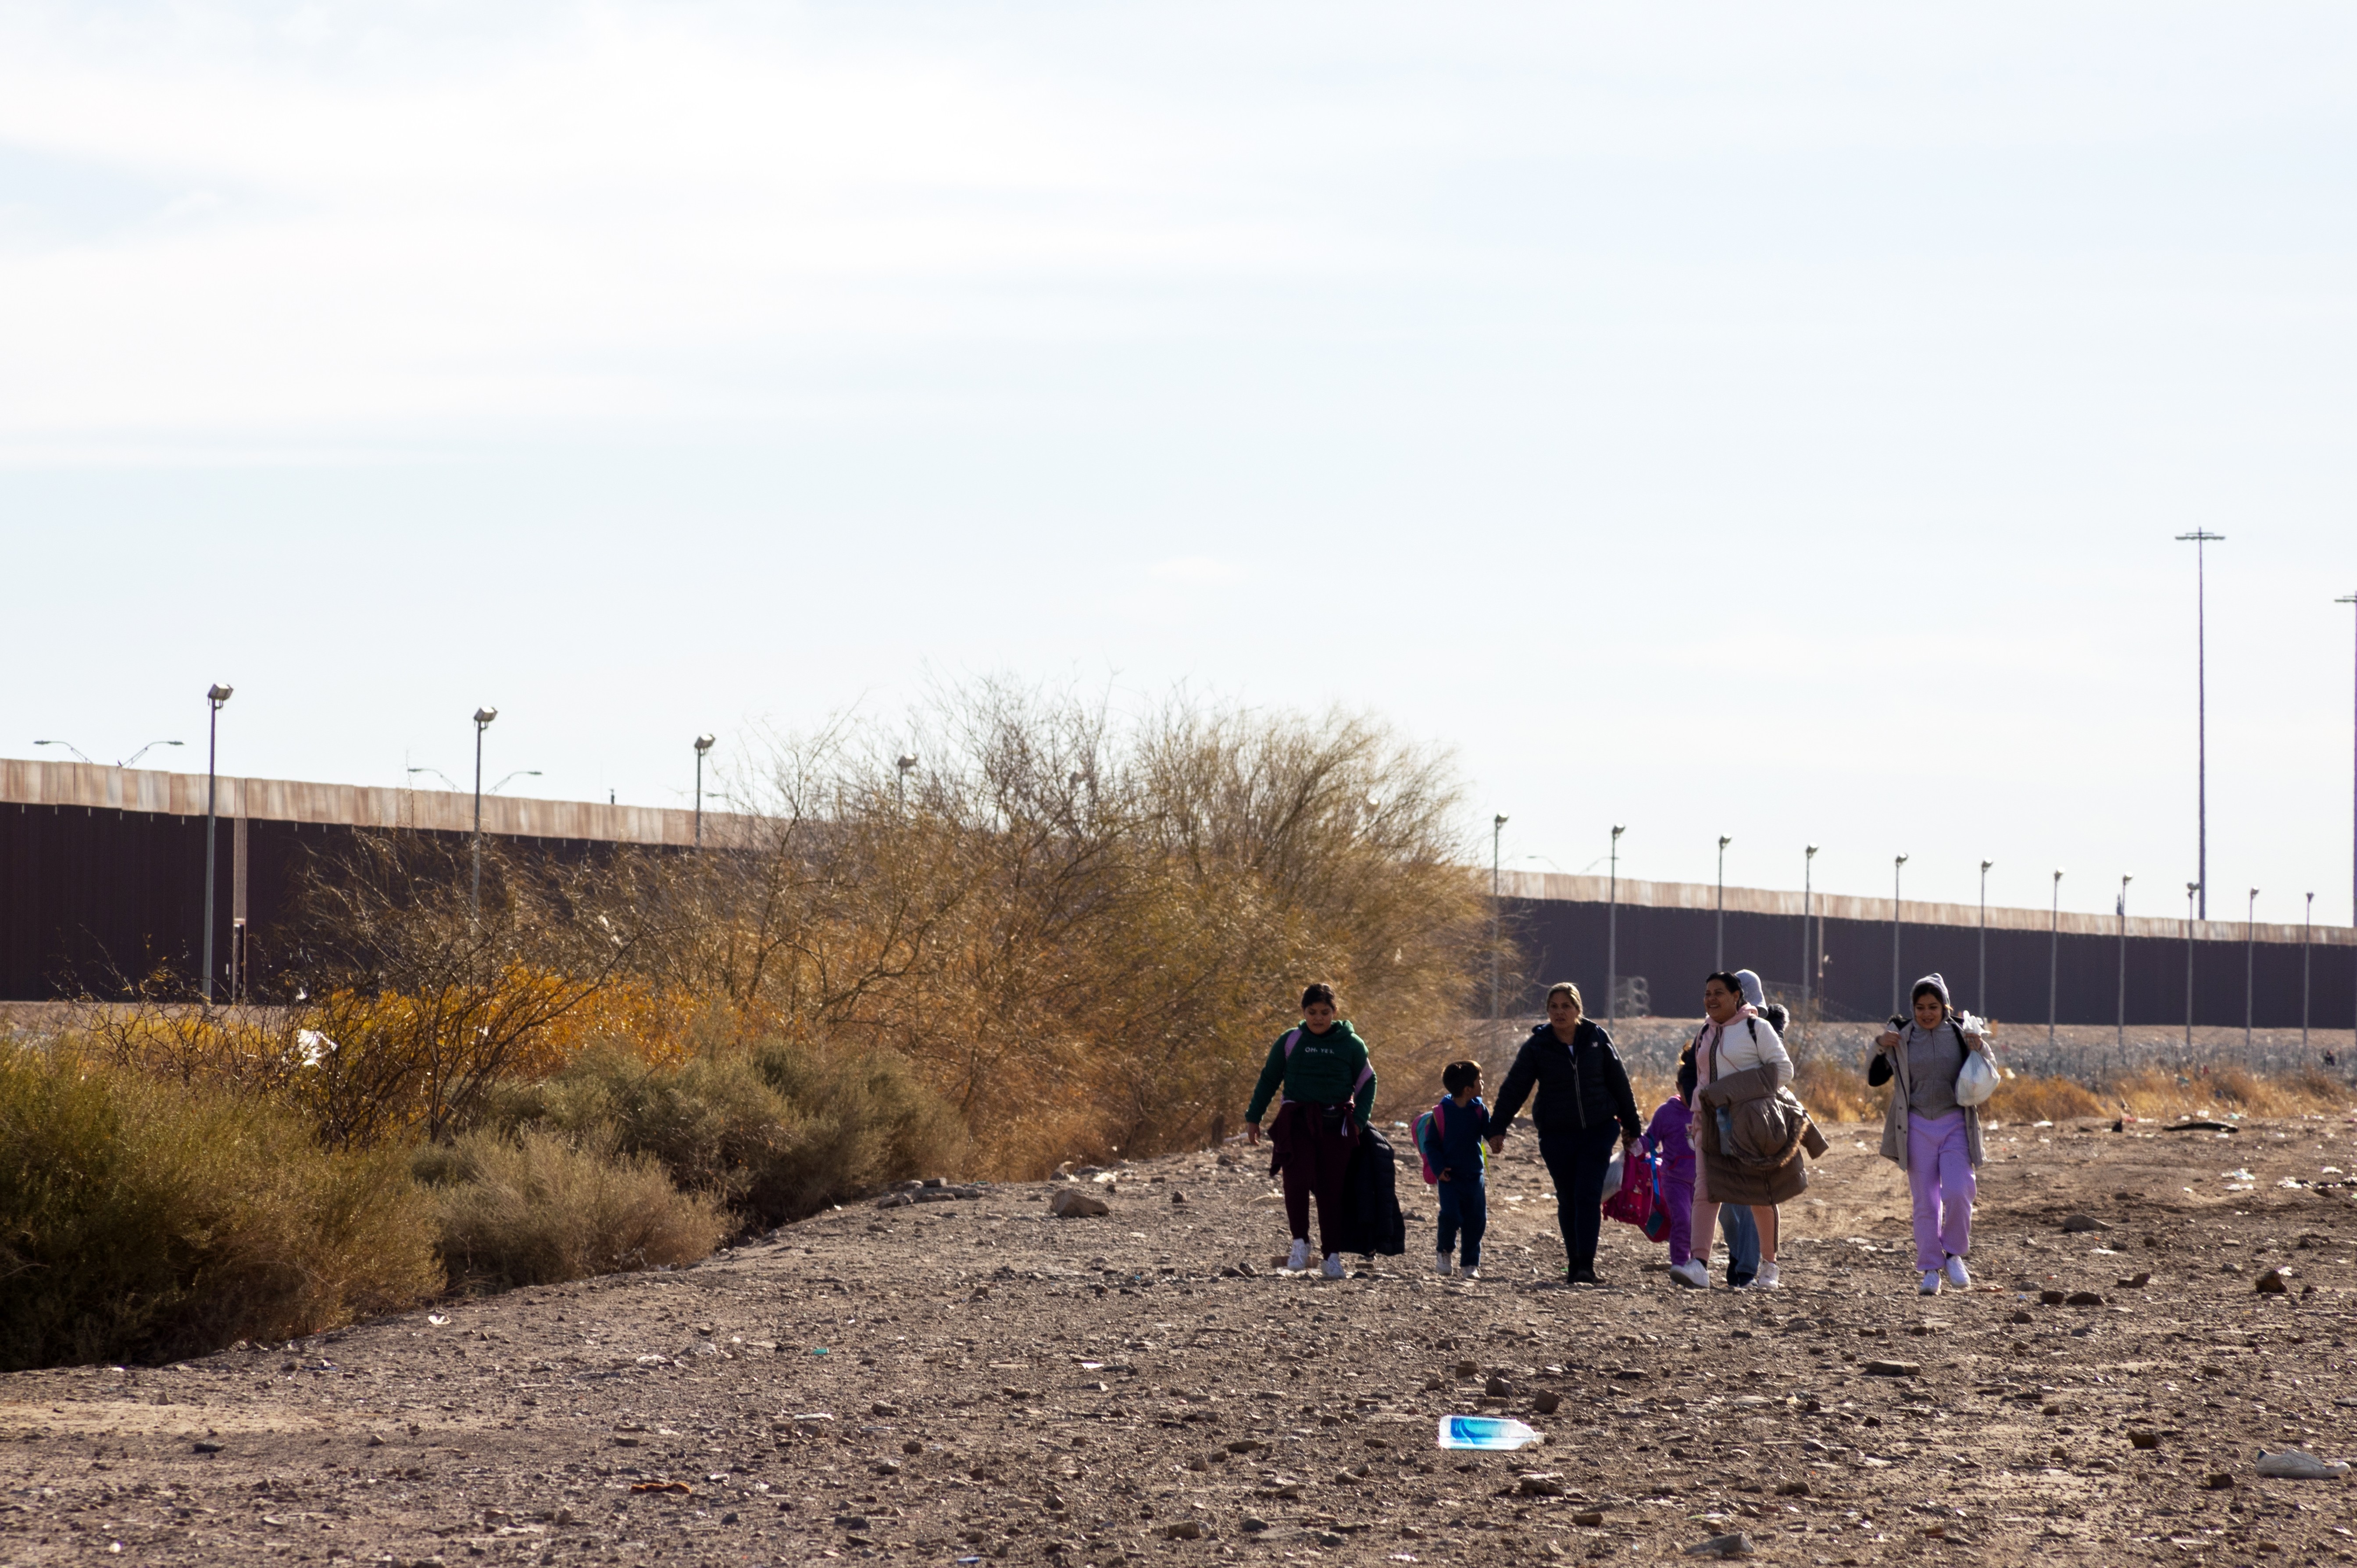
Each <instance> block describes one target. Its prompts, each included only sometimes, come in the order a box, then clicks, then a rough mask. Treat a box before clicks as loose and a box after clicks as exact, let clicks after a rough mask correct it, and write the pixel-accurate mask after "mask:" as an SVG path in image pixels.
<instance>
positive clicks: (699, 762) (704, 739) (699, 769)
mask: <svg viewBox="0 0 2357 1568" xmlns="http://www.w3.org/2000/svg"><path fill="white" fill-rule="evenodd" d="M712 743H713V737H712V736H708V735H700V736H696V737H695V847H696V848H698V849H702V848H703V847H704V754H705V752H707V751H710V750H711V749H712Z"/></svg>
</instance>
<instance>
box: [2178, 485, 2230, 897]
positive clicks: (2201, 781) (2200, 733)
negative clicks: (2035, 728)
mask: <svg viewBox="0 0 2357 1568" xmlns="http://www.w3.org/2000/svg"><path fill="white" fill-rule="evenodd" d="M2225 537H2226V536H2225V535H2224V534H2222V533H2212V532H2210V531H2209V530H2208V529H2206V528H2197V529H2195V530H2194V531H2193V532H2190V533H2180V534H2179V535H2178V536H2177V539H2178V542H2179V543H2180V544H2182V543H2188V542H2190V543H2191V544H2192V546H2193V769H2194V774H2193V835H2194V843H2193V848H2194V861H2193V875H2195V876H2197V877H2199V878H2200V879H2201V892H2200V893H2199V894H2198V895H2196V897H2198V899H2199V900H2200V902H2199V904H2198V905H2197V908H2199V909H2200V910H2201V918H2202V919H2205V920H2206V919H2208V918H2210V644H2209V629H2208V614H2209V607H2208V603H2207V596H2208V584H2207V575H2206V573H2205V571H2204V564H2205V562H2204V557H2203V555H2202V552H2203V551H2204V550H2206V549H2208V548H2209V547H2210V546H2211V545H2212V544H2216V543H2218V542H2221V541H2222V540H2223V539H2224V538H2225Z"/></svg>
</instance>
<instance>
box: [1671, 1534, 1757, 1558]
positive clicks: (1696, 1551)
mask: <svg viewBox="0 0 2357 1568" xmlns="http://www.w3.org/2000/svg"><path fill="white" fill-rule="evenodd" d="M1751 1552H1752V1545H1751V1538H1750V1537H1749V1536H1748V1535H1746V1534H1744V1533H1743V1532H1742V1531H1741V1530H1738V1531H1736V1532H1735V1533H1734V1534H1732V1535H1714V1536H1712V1537H1711V1538H1710V1539H1709V1540H1708V1541H1698V1542H1696V1543H1695V1545H1692V1546H1689V1547H1687V1548H1686V1550H1685V1555H1686V1556H1688V1557H1749V1556H1750V1555H1751Z"/></svg>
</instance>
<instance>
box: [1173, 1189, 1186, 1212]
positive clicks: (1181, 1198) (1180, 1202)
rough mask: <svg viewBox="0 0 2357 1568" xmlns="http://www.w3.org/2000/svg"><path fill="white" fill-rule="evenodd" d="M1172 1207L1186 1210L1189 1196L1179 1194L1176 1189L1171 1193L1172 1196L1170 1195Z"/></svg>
mask: <svg viewBox="0 0 2357 1568" xmlns="http://www.w3.org/2000/svg"><path fill="white" fill-rule="evenodd" d="M1170 1207H1171V1208H1186V1207H1187V1195H1186V1194H1185V1193H1183V1192H1179V1191H1177V1190H1175V1189H1174V1190H1173V1191H1172V1192H1171V1194H1170Z"/></svg>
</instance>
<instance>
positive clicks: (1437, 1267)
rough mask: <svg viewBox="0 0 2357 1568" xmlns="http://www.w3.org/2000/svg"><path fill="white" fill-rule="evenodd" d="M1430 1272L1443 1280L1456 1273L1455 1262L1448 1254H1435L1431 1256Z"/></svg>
mask: <svg viewBox="0 0 2357 1568" xmlns="http://www.w3.org/2000/svg"><path fill="white" fill-rule="evenodd" d="M1432 1259H1433V1267H1432V1272H1433V1273H1437V1274H1438V1275H1439V1276H1440V1277H1441V1278H1442V1279H1444V1280H1445V1279H1447V1278H1448V1276H1449V1275H1451V1274H1453V1273H1456V1272H1457V1261H1456V1260H1455V1259H1454V1258H1451V1257H1450V1256H1449V1255H1448V1253H1446V1252H1435V1253H1434V1254H1433V1255H1432Z"/></svg>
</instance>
